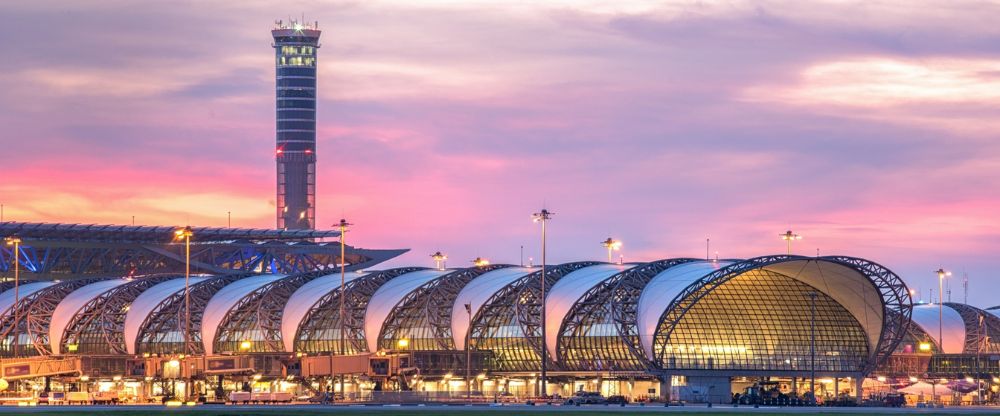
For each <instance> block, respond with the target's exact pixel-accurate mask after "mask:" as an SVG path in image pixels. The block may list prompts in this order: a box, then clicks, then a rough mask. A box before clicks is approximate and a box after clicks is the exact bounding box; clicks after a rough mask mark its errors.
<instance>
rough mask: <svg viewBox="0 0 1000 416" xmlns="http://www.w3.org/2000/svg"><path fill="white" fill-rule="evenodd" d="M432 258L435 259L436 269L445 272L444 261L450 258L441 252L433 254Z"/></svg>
mask: <svg viewBox="0 0 1000 416" xmlns="http://www.w3.org/2000/svg"><path fill="white" fill-rule="evenodd" d="M431 258H432V259H434V268H436V269H438V270H444V261H445V260H448V256H446V255H444V253H441V252H440V251H435V252H434V254H431Z"/></svg>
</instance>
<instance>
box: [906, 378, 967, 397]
mask: <svg viewBox="0 0 1000 416" xmlns="http://www.w3.org/2000/svg"><path fill="white" fill-rule="evenodd" d="M932 391H933V393H934V394H937V395H939V396H942V395H944V396H950V395H951V394H952V393H954V391H953V390H952V389H949V388H948V386H945V385H944V384H938V385H935V386H932V385H931V384H930V383H927V382H924V381H921V382H918V383H916V384H914V385H912V386H908V387H904V388H901V389H899V392H901V393H906V394H914V395H920V394H923V395H925V396H930V395H931V392H932Z"/></svg>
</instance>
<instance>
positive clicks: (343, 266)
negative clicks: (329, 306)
mask: <svg viewBox="0 0 1000 416" xmlns="http://www.w3.org/2000/svg"><path fill="white" fill-rule="evenodd" d="M352 225H354V224H350V223H348V222H347V220H345V219H343V218H341V219H340V222H339V223H338V224H337V226H338V227H340V356H341V357H343V356H344V355H345V354H346V352H345V349H344V348H345V347H346V345H344V342H345V341H346V334H347V332H346V327H345V325H347V321H346V318H345V317H344V284H345V276H346V273H347V259H346V258H345V256H346V253H347V251H346V248H345V247H346V246H345V243H344V236H345V234H347V227H350V226H352ZM330 374H331V375H333V367H332V366H331V367H330ZM340 395H341V397H343V398H344V399H345V400H346V399H347V393H346V392H345V391H344V375H343V374H341V375H340ZM334 397H336V396H334Z"/></svg>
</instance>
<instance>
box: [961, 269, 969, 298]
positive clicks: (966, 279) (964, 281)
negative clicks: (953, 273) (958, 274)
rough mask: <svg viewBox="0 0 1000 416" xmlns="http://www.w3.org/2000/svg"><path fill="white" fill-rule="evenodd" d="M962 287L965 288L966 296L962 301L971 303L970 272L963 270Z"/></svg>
mask: <svg viewBox="0 0 1000 416" xmlns="http://www.w3.org/2000/svg"><path fill="white" fill-rule="evenodd" d="M962 288H963V289H965V297H964V299H962V303H964V304H966V305H968V304H969V274H968V273H966V272H965V271H962Z"/></svg>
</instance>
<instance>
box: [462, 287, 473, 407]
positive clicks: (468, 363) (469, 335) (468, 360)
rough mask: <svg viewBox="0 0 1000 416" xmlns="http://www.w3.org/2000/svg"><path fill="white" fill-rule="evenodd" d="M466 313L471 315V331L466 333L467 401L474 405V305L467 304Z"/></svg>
mask: <svg viewBox="0 0 1000 416" xmlns="http://www.w3.org/2000/svg"><path fill="white" fill-rule="evenodd" d="M464 306H465V312H466V313H467V314H468V315H469V327H468V328H469V329H468V330H467V331H465V401H467V402H469V403H472V378H471V377H472V346H471V345H469V341H472V304H471V303H466V304H465V305H464Z"/></svg>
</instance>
